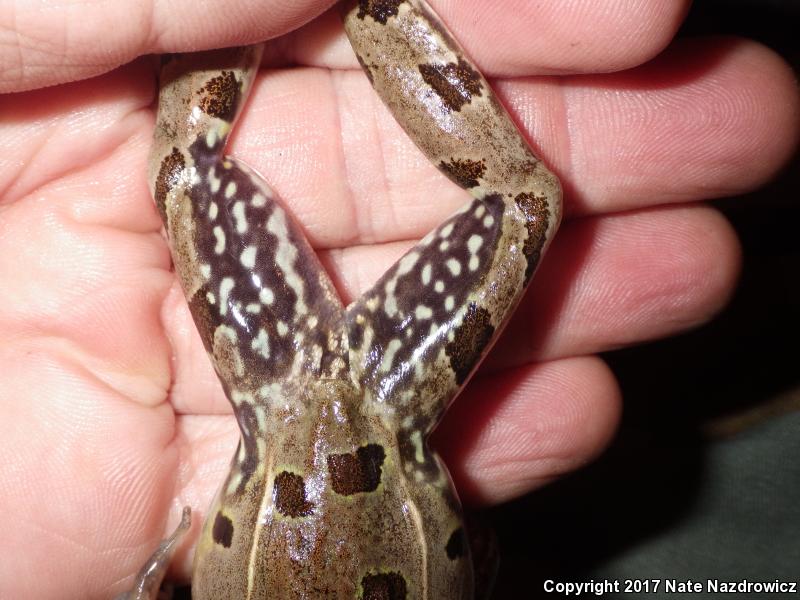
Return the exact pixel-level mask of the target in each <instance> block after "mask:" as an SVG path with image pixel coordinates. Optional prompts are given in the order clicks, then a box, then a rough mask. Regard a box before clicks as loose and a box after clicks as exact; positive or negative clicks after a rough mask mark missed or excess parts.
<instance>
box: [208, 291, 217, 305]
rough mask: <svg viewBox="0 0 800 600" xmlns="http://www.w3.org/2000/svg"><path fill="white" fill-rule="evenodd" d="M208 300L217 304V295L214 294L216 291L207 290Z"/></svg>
mask: <svg viewBox="0 0 800 600" xmlns="http://www.w3.org/2000/svg"><path fill="white" fill-rule="evenodd" d="M206 300H208V303H209V304H216V303H217V297H216V296H215V295H214V292H207V293H206Z"/></svg>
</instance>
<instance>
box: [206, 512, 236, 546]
mask: <svg viewBox="0 0 800 600" xmlns="http://www.w3.org/2000/svg"><path fill="white" fill-rule="evenodd" d="M211 535H212V536H213V538H214V541H215V542H216V543H217V544H221V545H223V546H225V547H226V548H230V547H231V542H232V541H233V522H232V521H231V520H230V519H229V518H228V517H226V516H225V515H223V514H222V513H219V512H218V513H217V516H216V517H214V526H213V527H212V529H211Z"/></svg>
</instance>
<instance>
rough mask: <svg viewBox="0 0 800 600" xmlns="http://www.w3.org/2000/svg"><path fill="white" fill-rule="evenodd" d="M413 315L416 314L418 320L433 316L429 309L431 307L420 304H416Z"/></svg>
mask: <svg viewBox="0 0 800 600" xmlns="http://www.w3.org/2000/svg"><path fill="white" fill-rule="evenodd" d="M414 316H416V317H417V319H419V320H420V321H422V320H424V319H430V318H431V317H432V316H433V310H431V308H430V307H428V306H424V305H422V304H420V305H419V306H417V310H416V311H415V313H414Z"/></svg>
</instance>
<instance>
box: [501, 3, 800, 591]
mask: <svg viewBox="0 0 800 600" xmlns="http://www.w3.org/2000/svg"><path fill="white" fill-rule="evenodd" d="M709 34H712V35H713V34H733V35H738V36H744V37H749V38H753V39H756V40H758V41H760V42H762V43H763V44H765V45H767V46H769V47H771V48H772V49H774V50H776V51H777V52H778V53H780V54H781V55H782V56H783V57H784V58H786V59H787V60H788V61H789V62H790V63H791V64H792V66H793V67H794V69H795V72H796V73H797V72H798V66H800V62H799V61H798V59H799V58H800V44H799V43H798V41H799V40H800V2H798V1H796V0H697V1H696V3H695V4H694V6H693V8H692V10H691V13H690V15H689V18H688V20H687V21H686V23H685V25H684V27H683V28H682V30H681V33H680V35H681V36H682V37H692V36H700V35H709ZM798 166H800V161H798V160H797V158H796V159H795V160H794V162H793V163H792V164H791V165H789V166H788V167H787V169H786V170H785V171H784V172H783V174H782V175H781V177H780V178H779V179H778V180H776V181H775V182H773V183H772V184H771V185H769V186H768V187H767V188H765V189H761V190H759V191H758V192H756V193H753V194H748V195H746V196H743V197H739V198H733V199H730V198H729V199H725V200H721V201H719V202H716V203H715V204H716V206H717V207H718V208H720V209H721V210H722V211H723V212H724V213H725V214H726V215H727V216H728V218H729V219H730V220H731V222H732V223H733V225H734V227H735V228H736V230H737V232H738V234H739V236H740V238H741V240H742V243H743V246H744V271H743V276H742V280H741V283H740V286H739V289H738V291H737V293H736V295H735V297H734V299H733V302H732V303H731V305H730V306H729V308H728V309H727V310H726V311H725V312H724V313H723V314H722V315H721V316H720V317H719V318H717V319H716V320H715V321H714V322H712V323H711V324H709V325H707V326H705V327H703V328H702V329H700V330H697V331H694V332H692V333H689V334H687V335H683V336H680V337H677V338H673V339H669V340H665V341H661V342H658V343H653V344H650V345H648V346H645V347H637V348H632V349H629V350H623V351H619V352H614V353H609V354H608V355H606V356H605V358H606V359H607V360H608V362H609V363H610V364H611V366H612V368H613V370H614V372H615V373H616V375H617V377H618V378H619V380H620V382H621V385H622V390H623V394H624V398H625V412H624V416H623V423H622V428H621V430H620V432H619V435H618V436H617V438H616V440H615V441H614V443H613V445H612V447H611V448H610V449H609V450H608V451H607V452H606V453H605V454H604V455H603V456H602V457H601V458H600V460H598V461H597V462H596V463H595V464H593V465H591V466H590V467H588V468H585V469H583V470H582V471H580V472H578V473H575V474H574V475H572V476H570V477H568V478H566V479H564V480H562V481H560V482H558V483H556V484H554V485H551V486H549V487H547V488H545V489H543V490H539V491H537V492H535V493H533V494H530V495H529V496H527V497H525V498H522V499H520V500H518V501H516V502H513V503H511V504H507V505H505V506H501V507H497V508H495V509H493V510H491V511H488V513H487V514H486V516H487V517H488V520H489V521H491V522H492V523H494V526H495V528H496V530H497V532H498V536H499V542H500V547H501V554H502V559H501V566H500V574H499V577H498V584H497V588H496V591H495V594H494V596H493V598H495V599H496V600H507V599H526V600H527V599H529V598H559V597H562V596H560V595H559V594H546V593H544V591H543V583H544V581H545V580H546V579H553V580H556V581H562V582H584V581H590V580H592V579H594V580H595V581H602V580H604V579H610V580H619V581H620V582H621V585H622V582H624V580H626V579H648V578H650V579H652V578H655V579H660V580H662V583H661V588H660V589H659V591H658V592H657V593H644V592H641V593H628V594H624V593H618V594H614V593H610V594H606V595H604V596H602V597H603V598H626V599H635V598H667V597H671V598H676V597H683V596H678V595H673V594H666V593H665V592H664V583H663V580H664V579H667V578H668V579H677V580H680V581H685V580H687V579H689V578H691V579H692V580H694V581H701V582H703V583H704V584H705V583H706V580H707V579H721V580H735V581H737V582H738V581H741V580H743V579H747V580H749V581H774V580H775V579H780V580H782V581H796V582H798V588H800V351H799V348H800V243H798V242H799V240H800V233H799V225H800V202H798V196H800V194H799V193H798V192H800V176H799V175H798V174H799V173H800V169H798ZM691 596H692V597H696V598H704V599H706V598H716V597H720V598H722V597H726V598H729V597H730V596H731V595H730V594H718V595H714V594H709V593H703V594H691ZM573 597H574V596H573ZM584 597H590V595H585V596H584ZM735 597H738V598H754V597H758V598H773V597H774V598H779V597H786V598H789V597H794V598H800V590H798V594H795V595H792V596H789V595H785V596H778V595H773V596H770V595H760V596H756V595H751V594H746V593H745V594H742V593H739V594H735Z"/></svg>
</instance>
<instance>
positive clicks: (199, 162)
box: [125, 0, 561, 600]
mask: <svg viewBox="0 0 800 600" xmlns="http://www.w3.org/2000/svg"><path fill="white" fill-rule="evenodd" d="M342 10H343V15H344V23H345V28H346V30H347V34H348V36H349V38H350V40H351V42H352V45H353V48H354V50H355V52H356V54H357V56H358V58H359V61H360V62H361V64H362V66H363V67H364V69H365V71H366V72H367V75H368V76H369V78H370V80H371V81H372V83H373V86H374V87H375V89H376V90H377V92H378V93H379V94H380V95H381V97H382V98H383V100H384V101H385V102H386V103H387V105H388V106H389V107H390V109H391V110H392V112H393V113H394V115H395V117H396V118H397V120H398V121H399V122H400V123H401V124H402V126H403V127H404V129H405V130H406V131H407V132H408V134H409V135H410V136H411V138H412V139H413V140H414V141H415V142H416V143H417V144H418V145H419V147H420V148H421V149H422V151H423V152H425V154H426V155H427V156H428V157H429V158H430V159H431V160H432V161H434V163H435V164H437V165H438V166H439V167H440V168H441V169H442V171H443V172H445V173H446V174H447V175H448V176H449V177H451V178H452V179H453V180H454V181H456V182H457V183H459V184H460V185H461V186H462V187H464V188H465V189H466V190H468V191H469V192H470V193H471V194H472V196H473V199H472V200H471V201H470V202H468V203H467V204H466V205H465V206H464V208H463V209H461V210H460V211H458V212H457V213H456V214H455V215H453V216H452V217H451V218H450V219H448V220H447V221H446V222H445V223H443V224H442V225H441V226H440V227H439V228H437V229H436V230H435V231H433V232H431V233H430V234H429V235H428V236H426V237H425V238H424V239H423V240H422V241H421V242H420V243H419V244H418V245H417V246H416V247H415V248H413V249H412V250H411V251H409V252H408V253H407V254H406V255H405V256H404V257H403V258H402V259H401V260H400V261H398V263H397V264H395V265H394V266H393V267H392V268H391V269H389V271H388V272H387V273H386V274H385V275H384V276H383V277H382V278H381V279H380V280H379V281H378V282H377V283H376V284H375V285H374V286H373V287H372V289H370V290H369V291H367V292H366V293H365V294H364V295H363V296H362V297H361V298H359V299H358V300H357V301H356V302H354V303H353V304H351V305H350V306H349V307H347V308H344V307H343V306H342V305H341V302H340V300H339V299H338V297H337V295H336V293H335V291H334V288H333V286H332V285H331V283H330V280H329V279H328V277H327V275H326V274H325V273H324V271H323V270H322V268H321V267H320V265H319V262H318V261H317V259H316V257H315V255H314V252H313V251H312V249H311V248H310V246H309V245H308V243H307V242H306V240H305V239H304V238H303V235H302V232H301V231H300V229H299V228H298V227H297V226H296V225H295V224H294V223H293V222H292V220H291V219H290V218H289V216H288V214H287V213H286V211H285V210H284V209H283V208H282V207H281V205H280V204H279V203H278V201H277V200H276V199H275V197H274V195H273V193H272V191H271V190H270V189H269V187H268V186H267V185H266V184H265V183H264V182H263V180H262V179H261V178H260V177H259V176H258V175H257V174H255V173H254V172H252V171H251V170H250V169H248V168H247V167H246V166H244V165H242V164H240V163H238V162H236V161H235V160H233V159H230V158H226V157H225V156H224V149H225V142H226V140H227V138H228V135H229V133H230V131H231V128H232V126H233V124H234V122H235V120H236V117H237V115H238V113H239V112H240V110H241V108H242V105H243V104H244V102H245V99H246V97H247V94H248V92H249V90H250V88H251V86H252V81H253V77H254V74H255V71H256V69H257V66H258V63H259V60H260V52H261V49H260V47H247V48H236V49H230V50H222V51H214V52H206V53H197V54H190V55H180V56H175V57H170V58H167V59H165V61H164V64H163V68H162V74H161V79H162V81H161V94H160V98H159V114H158V123H157V126H156V133H155V140H154V143H153V149H152V156H151V162H150V181H151V187H152V191H153V196H154V198H155V200H156V204H157V206H158V209H159V211H160V212H161V215H162V217H163V219H164V223H165V228H166V232H167V235H168V237H169V242H170V247H171V250H172V255H173V260H174V263H175V269H176V272H177V274H178V276H179V277H180V279H181V282H182V285H183V289H184V291H185V293H186V297H187V299H188V301H189V306H190V308H191V311H192V315H193V316H194V319H195V322H196V324H197V326H198V329H199V331H200V334H201V336H202V338H203V342H204V343H205V346H206V349H207V350H208V352H209V355H210V357H211V359H212V361H213V364H214V368H215V369H216V372H217V374H218V375H219V377H220V379H221V380H222V383H223V387H224V389H225V392H226V394H227V396H228V398H229V400H230V401H231V404H232V405H233V408H234V413H235V415H236V418H237V420H238V422H239V426H240V428H241V432H242V439H241V442H240V444H239V448H238V450H237V452H236V456H235V457H234V460H233V463H232V466H231V470H230V474H229V476H228V478H227V480H226V481H225V483H224V484H223V486H222V488H221V489H220V491H219V493H218V495H217V498H216V499H215V501H214V504H213V505H212V507H211V509H210V511H209V517H208V519H207V520H206V523H205V526H204V528H203V533H202V535H201V538H200V542H199V544H198V547H197V550H196V554H195V566H194V577H193V584H192V593H193V597H194V598H195V600H206V599H221V598H227V599H245V598H248V599H250V598H252V599H267V598H269V599H271V600H278V599H290V598H291V599H301V598H302V599H305V598H308V599H316V598H336V599H340V598H341V599H345V598H347V599H352V598H359V599H362V600H403V599H409V600H410V599H415V600H423V599H424V600H455V599H459V600H470V599H472V598H473V597H474V591H473V590H474V584H473V575H472V573H473V570H472V566H471V559H470V553H469V548H468V544H467V543H466V538H465V534H464V529H463V525H462V521H461V510H460V506H459V502H458V498H457V496H456V494H455V491H454V490H453V488H452V485H451V483H450V480H449V477H448V475H447V472H446V470H445V468H444V466H443V465H442V464H441V462H440V461H439V460H438V458H437V457H436V456H435V455H434V454H433V453H432V452H431V451H429V449H428V447H427V445H426V438H427V436H428V434H429V433H430V431H431V430H432V428H433V427H434V426H435V424H436V423H437V421H438V420H439V418H440V417H441V415H442V413H443V412H444V410H445V409H446V408H447V406H448V405H449V404H450V402H451V401H452V399H453V397H454V396H455V395H456V394H457V393H458V392H459V391H460V389H461V388H462V387H463V385H464V384H465V382H466V381H467V380H468V379H469V377H470V375H471V373H472V372H473V371H474V370H475V368H476V367H477V365H478V364H479V362H480V361H481V359H482V358H483V356H484V355H485V354H486V352H487V350H488V349H489V347H490V346H491V345H492V343H493V342H494V340H495V339H496V337H497V334H498V333H499V332H500V331H501V329H502V328H503V326H504V324H505V323H506V321H507V320H508V318H509V316H510V315H511V313H512V312H513V310H514V307H515V306H516V305H517V303H518V301H519V299H520V297H521V296H522V293H523V291H524V290H525V287H526V285H527V284H528V282H529V281H530V278H531V276H532V275H533V273H534V271H535V269H536V267H537V265H538V264H539V261H540V259H541V257H542V254H543V253H544V251H545V249H546V248H547V245H548V243H549V241H550V240H551V238H552V236H553V234H554V233H555V231H556V228H557V227H558V223H559V220H560V212H561V189H560V186H559V183H558V180H557V179H556V177H555V176H554V175H552V174H551V173H550V172H549V171H548V170H547V169H546V168H545V167H544V166H543V165H542V163H541V162H540V161H539V160H538V159H537V158H536V157H535V156H534V154H533V153H532V152H531V150H530V149H529V147H528V145H527V144H526V142H525V140H524V138H523V137H522V136H521V135H520V133H519V132H518V130H517V128H516V127H515V125H514V124H513V123H512V121H511V120H510V119H509V117H508V115H507V113H506V112H505V110H504V109H503V108H502V106H501V105H500V104H499V102H498V101H497V99H496V98H495V96H494V94H493V93H492V90H491V89H490V87H489V85H488V84H487V82H486V80H485V79H484V78H483V77H482V76H481V74H480V73H479V72H478V71H477V69H476V67H475V66H474V65H473V64H472V63H471V62H470V61H469V59H468V58H467V57H466V56H465V54H464V52H463V50H462V49H461V48H460V47H459V46H458V44H457V43H456V42H455V41H454V40H453V38H452V37H451V36H450V34H449V33H448V32H447V30H446V29H445V27H444V26H443V25H442V23H441V22H440V21H439V19H438V18H437V17H436V16H435V15H434V14H433V13H432V11H431V9H430V8H429V7H428V6H427V5H426V4H425V3H424V2H423V1H421V0H361V1H360V2H351V3H346V4H344V5H343V7H342ZM186 517H187V519H186V521H188V515H186ZM185 525H186V523H184V527H185ZM178 537H179V535H176V536H173V538H172V539H171V540H169V544H168V545H167V546H166V548H165V547H163V546H162V548H161V549H160V552H158V553H157V554H156V555H154V557H153V558H152V559H151V561H150V562H149V563H148V565H149V566H150V567H152V569H153V573H154V575H153V576H149V575H148V574H147V573H146V572H145V570H143V571H142V574H140V576H139V578H138V581H137V588H136V590H135V591H133V592H130V593H129V594H128V595H126V596H125V598H131V599H132V598H137V599H148V600H152V599H153V598H155V595H154V592H153V589H155V588H157V587H158V586H157V582H158V581H160V578H161V576H162V575H163V567H164V566H165V565H166V564H167V563H168V562H169V559H170V557H171V551H172V549H174V546H175V545H176V540H177V539H178Z"/></svg>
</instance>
